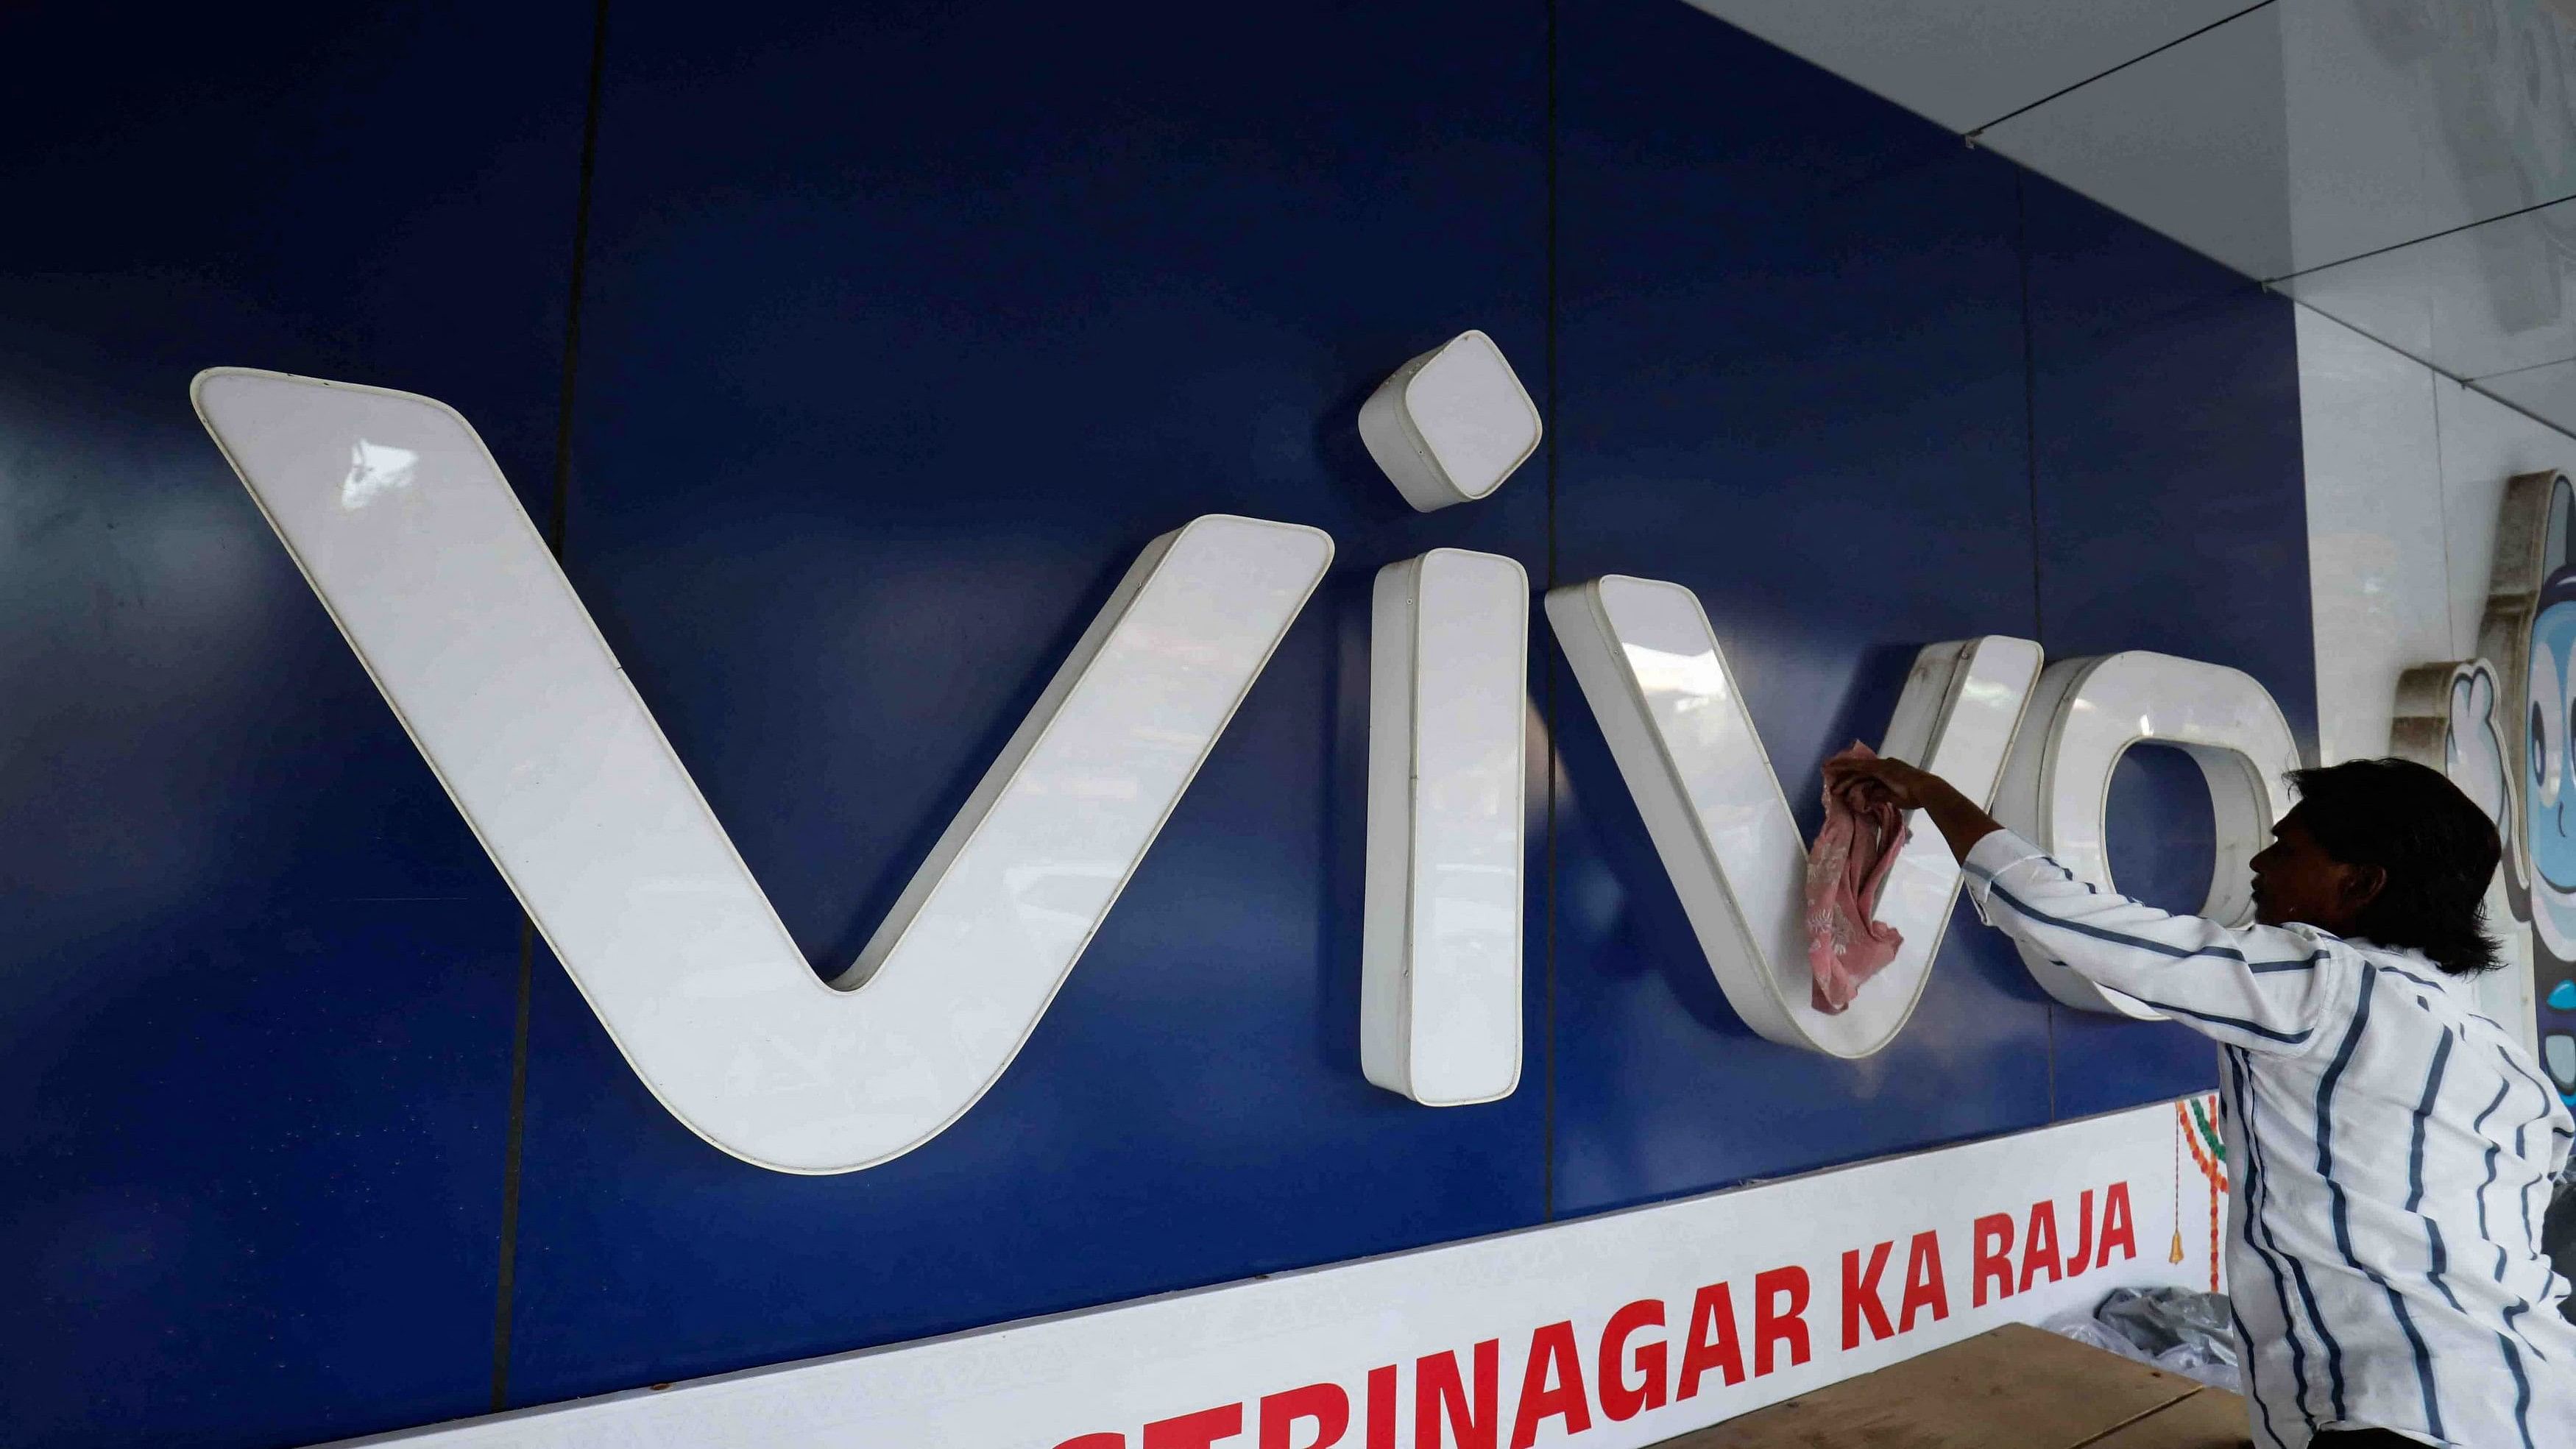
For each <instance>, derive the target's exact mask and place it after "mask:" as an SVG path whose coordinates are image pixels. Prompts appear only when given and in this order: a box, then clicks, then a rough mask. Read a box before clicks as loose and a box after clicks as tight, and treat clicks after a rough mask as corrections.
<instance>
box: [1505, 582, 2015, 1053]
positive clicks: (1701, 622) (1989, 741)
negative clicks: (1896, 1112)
mask: <svg viewBox="0 0 2576 1449" xmlns="http://www.w3.org/2000/svg"><path fill="white" fill-rule="evenodd" d="M1547 616H1548V622H1549V623H1550V624H1551V625H1552V626H1554V628H1555V630H1556V637H1557V641H1558V642H1559V643H1560V644H1561V645H1563V646H1564V649H1565V656H1566V659H1567V660H1568V661H1569V662H1570V663H1571V664H1572V665H1573V666H1574V677H1575V680H1576V681H1577V682H1578V683H1580V684H1581V685H1582V687H1583V697H1584V698H1585V699H1586V700H1588V701H1590V702H1591V705H1592V712H1593V714H1594V716H1595V717H1596V718H1598V719H1599V720H1600V722H1601V732H1602V735H1603V737H1604V738H1606V739H1607V740H1608V741H1609V744H1610V753H1611V755H1612V757H1613V758H1614V759H1616V760H1617V761H1618V764H1619V773H1620V775H1621V777H1622V778H1623V779H1625V780H1626V782H1627V785H1628V790H1629V793H1630V794H1631V795H1633V796H1634V797H1635V798H1636V801H1637V811H1638V813H1639V814H1640V815H1641V816H1643V817H1644V819H1645V823H1646V831H1647V834H1648V835H1650V836H1651V837H1652V838H1653V840H1654V842H1655V853H1656V854H1657V855H1658V856H1660V857H1661V858H1662V860H1663V862H1664V869H1665V870H1666V871H1667V872H1668V873H1669V874H1670V875H1671V876H1672V880H1673V885H1674V888H1675V889H1676V890H1677V891H1678V892H1679V893H1680V895H1681V901H1682V907H1683V909H1684V911H1686V912H1687V913H1688V914H1689V916H1690V922H1691V928H1692V930H1693V932H1694V933H1695V934H1696V935H1697V936H1698V937H1699V942H1700V949H1701V950H1702V951H1703V952H1705V953H1706V954H1707V956H1708V964H1709V969H1710V970H1711V971H1713V972H1714V973H1715V974H1716V976H1717V984H1718V985H1719V986H1720V987H1721V988H1723V989H1724V990H1725V992H1726V999H1727V1001H1728V1003H1729V1004H1730V1005H1732V1006H1733V1007H1734V1008H1735V1010H1736V1013H1737V1014H1738V1015H1740V1016H1742V1017H1743V1018H1744V1021H1745V1024H1746V1025H1748V1026H1751V1027H1752V1028H1753V1029H1754V1030H1755V1031H1758V1032H1760V1033H1761V1034H1762V1035H1764V1036H1766V1037H1769V1038H1770V1039H1771V1040H1773V1041H1776V1042H1781V1043H1783V1044H1785V1045H1789V1046H1801V1047H1806V1048H1808V1049H1810V1050H1813V1051H1820V1052H1827V1053H1830V1054H1832V1055H1834V1056H1840V1057H1862V1056H1868V1055H1870V1054H1871V1053H1873V1052H1876V1051H1878V1050H1879V1049H1880V1048H1882V1047H1885V1046H1886V1045H1887V1044H1888V1043H1889V1042H1890V1041H1892V1040H1894V1039H1895V1036H1896V1034H1897V1032H1899V1031H1900V1030H1902V1029H1903V1028H1904V1026H1905V1022H1906V1019H1907V1018H1908V1017H1910V1016H1912V1015H1913V1013H1914V1005H1915V1002H1916V1001H1917V1000H1919V999H1920V998H1921V996H1922V994H1923V986H1924V983H1925V981H1926V980H1927V979H1928V978H1929V973H1930V971H1931V969H1932V959H1933V956H1934V954H1935V953H1936V952H1937V951H1938V950H1939V949H1940V945H1941V937H1942V935H1943V933H1944V932H1946V931H1947V930H1948V929H1949V924H1950V903H1951V902H1952V901H1953V900H1954V899H1955V898H1956V897H1957V894H1958V889H1959V866H1958V863H1957V862H1956V861H1954V860H1952V859H1951V857H1950V852H1949V848H1948V847H1947V846H1946V845H1944V844H1943V843H1942V841H1941V838H1940V835H1939V834H1938V833H1937V832H1935V831H1933V830H1932V829H1931V828H1930V825H1929V823H1928V822H1926V821H1923V820H1921V819H1920V818H1918V819H1916V820H1915V821H1914V838H1913V840H1912V841H1911V842H1909V843H1908V844H1907V845H1906V847H1905V851H1904V853H1903V854H1902V855H1900V856H1899V857H1898V859H1897V865H1896V868H1895V870H1894V871H1892V872H1891V873H1890V874H1889V876H1888V881H1887V886H1886V889H1885V891H1884V893H1883V894H1882V895H1881V897H1880V904H1879V912H1878V918H1879V919H1880V920H1882V921H1884V922H1886V923H1887V924H1889V925H1891V926H1894V927H1895V928H1896V929H1897V930H1898V931H1899V932H1900V933H1902V934H1903V936H1904V938H1905V944H1904V946H1903V948H1902V949H1901V950H1899V952H1898V953H1897V957H1896V959H1895V960H1894V961H1893V962H1891V963H1889V965H1888V967H1887V969H1886V970H1885V971H1884V972H1882V973H1880V974H1879V975H1878V976H1877V977H1875V978H1873V979H1872V980H1870V981H1869V982H1868V983H1867V984H1865V985H1864V986H1862V988H1861V990H1860V994H1859V996H1858V998H1857V999H1855V1000H1854V1001H1853V1002H1852V1005H1851V1009H1850V1010H1848V1011H1845V1012H1843V1013H1841V1014H1840V1015H1827V1014H1826V1013H1823V1012H1820V1011H1817V1010H1816V1009H1815V1008H1814V1007H1813V1006H1812V1005H1810V1004H1809V1002H1810V988H1811V986H1812V984H1813V979H1814V978H1813V973H1812V972H1811V971H1810V970H1809V968H1808V965H1807V933H1806V928H1805V924H1804V890H1803V888H1804V884H1805V877H1806V867H1807V845H1806V841H1805V840H1804V839H1803V838H1801V837H1800V835H1799V833H1798V825H1797V822H1796V821H1795V820H1794V819H1793V818H1791V816H1790V813H1789V802H1788V800H1787V799H1786V798H1785V797H1784V796H1783V795H1782V794H1781V793H1780V781H1779V777H1778V776H1777V775H1775V774H1774V773H1773V772H1772V769H1771V759H1770V756H1769V754H1768V753H1766V752H1765V751H1764V750H1763V748H1762V740H1761V737H1760V735H1758V734H1757V733H1756V732H1755V730H1754V727H1753V714H1752V711H1751V710H1750V709H1748V708H1747V707H1746V705H1745V701H1744V696H1743V693H1742V692H1741V691H1740V690H1738V689H1737V688H1736V685H1735V677H1734V675H1733V674H1732V673H1731V672H1730V671H1729V670H1728V668H1727V664H1726V651H1725V650H1724V649H1723V648H1721V647H1720V646H1719V644H1718V642H1717V633H1716V631H1715V630H1713V629H1711V628H1710V627H1709V622H1708V615H1707V614H1706V613H1705V612H1703V611H1702V610H1701V608H1700V603H1699V598H1698V596H1697V595H1695V594H1693V593H1692V592H1691V591H1690V590H1688V589H1686V588H1683V587H1682V586H1681V585H1679V584H1670V583H1661V582H1657V581H1655V580H1651V579H1635V578H1627V577H1623V576H1620V575H1617V574H1612V575H1608V576H1605V577H1603V578H1598V579H1594V580H1592V581H1591V582H1589V583H1583V584H1574V585H1569V586H1568V587H1565V588H1561V589H1555V590H1552V591H1550V592H1549V594H1548V596H1547ZM2039 667H2040V650H2039V646H2038V645H2037V644H2034V643H2032V642H2031V641H2029V640H2027V639H2015V638H2011V637H2009V636H2005V635H2000V634H1994V635H1987V636H1985V637H1983V638H1979V639H1971V640H1967V641H1964V642H1956V643H1947V644H1934V645H1930V646H1928V647H1926V648H1925V649H1924V650H1923V651H1922V653H1921V654H1919V655H1918V656H1916V659H1915V662H1914V668H1913V671H1912V673H1911V674H1909V675H1908V676H1907V679H1906V682H1905V691H1904V693H1903V694H1902V695H1901V696H1899V697H1898V700H1897V704H1896V717H1895V718H1894V719H1893V720H1892V721H1890V722H1889V725H1888V732H1887V741H1886V745H1885V747H1884V752H1885V753H1888V754H1892V755H1896V756H1899V757H1901V758H1904V759H1909V760H1914V761H1917V762H1919V763H1921V764H1922V765H1923V766H1924V767H1925V768H1927V769H1929V770H1931V771H1932V772H1933V773H1934V774H1937V775H1939V776H1941V777H1942V778H1943V779H1945V780H1948V781H1949V782H1950V783H1951V784H1953V785H1955V786H1957V787H1958V788H1959V789H1960V790H1961V791H1963V792H1965V793H1966V794H1967V795H1968V796H1969V798H1971V799H1975V800H1985V799H1989V798H1991V797H1992V795H1993V792H1994V788H1995V784H1996V781H1997V779H1998V777H1999V776H2000V775H2001V773H2002V769H2003V762H2004V755H2005V752H2006V750H2007V749H2008V748H2009V747H2010V745H2011V741H2012V736H2013V730H2014V727H2015V726H2016V725H2017V724H2018V723H2019V722H2020V720H2021V715H2022V706H2023V704H2024V703H2025V702H2026V701H2027V700H2028V699H2029V697H2030V692H2031V687H2032V684H2033V683H2034V681H2036V680H2037V678H2038V677H2039Z"/></svg>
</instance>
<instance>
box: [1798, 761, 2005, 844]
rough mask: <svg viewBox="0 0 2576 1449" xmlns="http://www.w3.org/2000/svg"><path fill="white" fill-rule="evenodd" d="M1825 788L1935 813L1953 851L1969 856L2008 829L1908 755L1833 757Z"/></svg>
mask: <svg viewBox="0 0 2576 1449" xmlns="http://www.w3.org/2000/svg"><path fill="white" fill-rule="evenodd" d="M1825 788H1826V789H1828V790H1831V791H1833V792H1834V793H1835V794H1837V795H1842V794H1844V792H1846V791H1849V792H1852V793H1851V794H1850V795H1846V796H1845V798H1846V799H1857V800H1858V801H1859V802H1861V803H1864V804H1872V805H1876V804H1882V803H1883V804H1889V805H1894V806H1895V807H1896V808H1897V809H1899V810H1920V811H1922V812H1924V813H1925V814H1927V815H1930V816H1931V817H1932V823H1933V825H1935V826H1936V827H1938V828H1939V829H1940V831H1941V838H1942V839H1944V840H1946V841H1948V842H1949V844H1950V853H1951V854H1952V855H1955V856H1957V857H1958V858H1959V859H1961V860H1966V859H1967V858H1968V852H1969V851H1970V850H1971V849H1973V848H1975V846H1976V843H1977V842H1978V841H1980V840H1983V839H1985V838H1986V837H1987V836H1989V835H1992V834H1993V833H1994V832H1996V831H1998V830H2001V829H2003V827H2002V826H2001V825H1999V824H1997V823H1995V819H1994V817H1993V816H1991V815H1988V814H1987V813H1986V812H1985V811H1983V810H1981V809H1979V808H1978V807H1977V803H1976V802H1975V801H1973V800H1971V799H1969V798H1968V797H1967V796H1965V795H1962V794H1960V793H1959V792H1958V790H1957V789H1956V788H1954V787H1953V786H1952V785H1951V784H1950V782H1949V781H1947V780H1944V779H1942V778H1941V777H1940V776H1938V775H1935V774H1933V773H1932V772H1931V771H1929V770H1924V769H1918V768H1916V767H1915V766H1912V765H1909V764H1907V763H1905V762H1904V761H1903V760H1891V759H1887V758H1884V757H1881V758H1879V759H1875V760H1833V761H1829V762H1827V764H1826V765H1825Z"/></svg>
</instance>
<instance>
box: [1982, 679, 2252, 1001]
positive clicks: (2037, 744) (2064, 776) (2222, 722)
mask: <svg viewBox="0 0 2576 1449" xmlns="http://www.w3.org/2000/svg"><path fill="white" fill-rule="evenodd" d="M2138 744H2154V745H2170V746H2172V747H2173V748H2175V749H2178V750H2181V751H2182V752H2183V753H2185V754H2187V755H2189V756H2191V758H2192V762H2193V763H2194V764H2197V765H2198V766H2200V773H2201V777H2202V778H2203V779H2204V780H2206V781H2208V782H2209V804H2210V814H2211V818H2212V820H2213V822H2214V824H2215V827H2216V834H2217V839H2216V846H2217V848H2216V850H2215V851H2214V852H2213V853H2212V860H2211V867H2210V878H2209V895H2208V898H2207V899H2206V900H2205V901H2203V902H2202V903H2201V907H2200V910H2199V912H2198V914H2200V915H2203V916H2207V917H2208V918H2210V919H2211V920H2214V921H2220V922H2224V923H2226V924H2228V925H2244V924H2246V923H2248V922H2250V921H2252V920H2253V919H2254V887H2253V880H2252V877H2251V875H2250V873H2249V869H2248V866H2249V862H2251V861H2252V860H2253V858H2254V852H2256V851H2258V850H2261V849H2262V848H2263V845H2264V843H2265V842H2266V841H2268V840H2269V839H2271V835H2272V822H2273V821H2275V820H2278V819H2280V818H2281V816H2282V814H2283V813H2284V812H2285V811H2287V810H2288V809H2289V805H2290V797H2289V791H2290V784H2289V773H2290V771H2292V770H2295V769H2297V768H2298V767H2299V747H2298V743H2297V741H2295V740H2293V739H2292V738H2291V737H2290V724H2289V721H2287V720H2285V719H2283V718H2282V717H2281V707H2280V706H2279V705H2277V704H2275V703H2273V702H2272V696H2271V695H2270V694H2269V693H2268V692H2266V691H2265V690H2264V688H2263V686H2262V685H2261V684H2259V683H2257V682H2256V681H2255V679H2254V676H2252V675H2250V674H2247V673H2245V672H2243V671H2242V670H2236V669H2229V668H2226V667H2225V666H2223V665H2217V664H2203V663H2201V662H2200V661H2198V660H2196V659H2177V658H2175V657H2174V656H2173V655H2170V654H2153V653H2149V652H2147V651H2145V650H2131V651H2129V652H2127V653H2125V654H2105V655H2100V656H2097V657H2094V658H2089V659H2061V660H2059V661H2058V662H2057V663H2055V664H2052V665H2050V666H2048V672H2047V673H2045V674H2043V675H2041V676H2040V680H2039V690H2038V693H2037V694H2036V695H2035V696H2034V697H2033V698H2032V700H2031V707H2030V722H2029V724H2028V725H2027V726H2026V727H2025V728H2024V729H2023V730H2022V732H2021V738H2020V739H2018V740H2017V741H2015V742H2014V744H2013V756H2012V762H2011V764H2010V765H2009V766H2007V767H2006V770H2005V775H2004V785H2003V789H2002V791H2001V792H2000V793H1999V794H1998V795H1997V796H1996V800H1995V815H1996V817H1997V818H1998V819H2000V820H2002V821H2003V822H2004V823H2005V824H2007V825H2009V826H2011V827H2012V828H2013V829H2015V830H2018V831H2020V832H2021V833H2022V834H2023V835H2025V836H2028V837H2029V838H2030V840H2031V843H2033V844H2035V845H2037V846H2038V847H2039V848H2040V849H2042V850H2045V851H2047V852H2048V853H2049V854H2050V855H2051V856H2053V857H2055V858H2056V860H2057V861H2058V863H2059V864H2061V865H2063V866H2065V867H2066V868H2067V869H2068V870H2071V871H2073V872H2075V874H2076V876H2077V877H2078V878H2079V879H2083V880H2089V881H2093V882H2096V883H2098V884H2101V885H2106V886H2108V885H2112V884H2113V881H2112V879H2111V854H2110V851H2109V849H2108V847H2107V846H2106V844H2105V840H2106V832H2107V829H2108V824H2109V807H2110V795H2111V772H2112V771H2113V770H2114V769H2116V768H2118V766H2119V763H2120V756H2121V755H2122V754H2124V753H2126V752H2127V751H2128V748H2129V747H2130V746H2131V745H2138ZM2021 958H2022V964H2024V965H2026V966H2028V967H2029V968H2030V974H2031V975H2032V976H2033V977H2034V978H2036V979H2037V980H2038V982H2039V984H2040V985H2041V986H2043V987H2045V988H2047V990H2048V994H2049V995H2051V996H2054V997H2056V998H2057V999H2058V1000H2060V1001H2063V1002H2065V1003H2066V1004H2067V1005H2069V1006H2080V1007H2082V1008H2084V1009H2085V1010H2087V1011H2100V1012H2111V1013H2117V1014H2119V1015H2122V1016H2131V1017H2136V1018H2137V1019H2139V1020H2141V1021H2162V1020H2163V1019H2164V1013H2163V1012H2160V1011H2157V1010H2156V1009H2154V1008H2153V1007H2148V1006H2141V1005H2139V1004H2138V1003H2137V1002H2136V1001H2134V1000H2132V999H2131V998H2129V997H2126V996H2123V995H2121V994H2120V993H2118V992H2116V991H2104V990H2103V989H2101V988H2100V987H2098V986H2095V985H2094V984H2093V983H2092V982H2090V981H2087V980H2085V979H2084V978H2083V977H2081V976H2078V975H2076V974H2075V972H2074V971H2073V970H2071V969H2070V968H2068V967H2065V966H2061V965H2059V964H2058V963H2057V962H2055V961H2053V960H2051V959H2049V957H2048V955H2047V954H2046V953H2045V952H2040V951H2034V950H2032V949H2031V948H2030V947H2029V946H2026V945H2025V946H2023V947H2022V948H2021Z"/></svg>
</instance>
